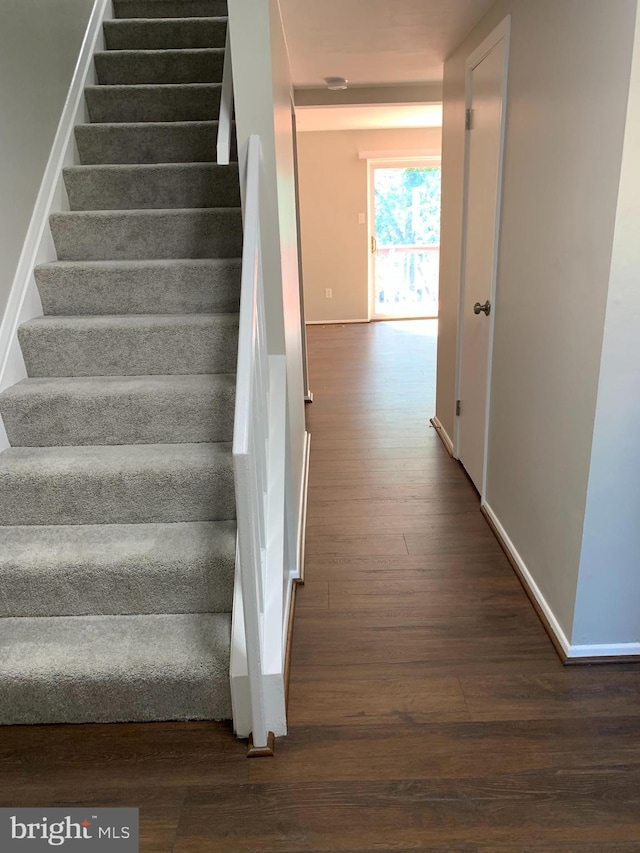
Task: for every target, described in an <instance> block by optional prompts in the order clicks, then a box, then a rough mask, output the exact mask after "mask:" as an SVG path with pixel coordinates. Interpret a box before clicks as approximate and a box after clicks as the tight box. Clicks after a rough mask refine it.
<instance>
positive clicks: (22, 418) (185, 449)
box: [0, 0, 242, 724]
mask: <svg viewBox="0 0 640 853" xmlns="http://www.w3.org/2000/svg"><path fill="white" fill-rule="evenodd" d="M114 12H115V15H116V19H115V20H112V21H108V22H106V23H105V25H104V29H105V39H106V45H107V50H106V51H104V52H102V53H99V54H97V55H96V57H95V64H96V72H97V80H98V84H99V85H97V86H91V87H89V88H88V89H87V90H86V100H87V107H88V114H89V116H90V120H91V123H90V124H88V125H83V126H80V127H78V128H76V141H77V149H78V157H79V165H77V166H73V167H69V168H66V169H65V170H64V172H63V178H64V183H65V187H66V190H67V196H68V199H69V207H70V211H69V212H68V213H58V214H54V215H52V217H51V221H50V225H51V233H52V237H53V240H54V245H55V247H56V252H57V255H58V261H56V262H52V263H47V264H43V265H42V266H39V267H37V268H36V269H35V270H34V275H35V280H36V284H37V286H38V289H39V291H40V296H41V299H42V304H43V310H44V316H43V317H40V318H36V319H34V320H30V321H28V322H26V323H24V324H23V325H22V326H21V327H20V329H19V330H18V338H19V342H20V346H21V349H22V352H23V355H24V359H25V364H26V367H27V374H28V378H27V379H25V380H23V381H21V382H19V383H18V384H16V385H14V386H13V387H11V388H8V389H6V390H5V391H4V392H2V394H0V414H1V415H2V418H3V421H4V425H5V428H6V431H7V435H8V437H9V441H10V444H11V447H10V449H8V450H6V451H4V452H3V453H1V454H0V723H2V724H19V723H65V722H66V723H81V722H118V721H151V720H189V719H194V720H195V719H205V720H206V719H228V718H230V716H231V700H230V690H229V652H230V631H231V628H230V611H231V604H232V598H233V575H234V566H235V520H234V519H235V500H234V488H233V469H232V462H231V445H230V442H231V440H232V437H233V413H234V399H235V367H236V358H237V332H238V315H237V311H238V304H239V286H240V255H241V249H242V230H241V214H240V193H239V182H238V167H237V165H236V164H233V165H231V166H219V165H217V164H216V162H215V160H216V134H217V113H218V104H219V99H220V81H221V78H222V63H223V52H224V50H223V49H224V40H225V32H226V17H225V16H226V4H225V3H224V0H114Z"/></svg>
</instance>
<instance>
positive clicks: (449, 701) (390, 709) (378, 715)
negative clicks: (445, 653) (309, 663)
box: [289, 672, 469, 726]
mask: <svg viewBox="0 0 640 853" xmlns="http://www.w3.org/2000/svg"><path fill="white" fill-rule="evenodd" d="M370 675H371V677H370V678H369V679H368V680H365V678H364V675H363V677H361V678H360V679H357V680H352V681H345V680H343V679H330V678H326V679H322V680H320V679H318V680H315V681H297V680H296V681H292V682H291V686H290V690H289V722H290V724H291V725H292V726H298V725H300V726H305V725H325V726H326V725H345V726H348V725H360V726H361V725H363V724H373V725H380V724H381V723H388V724H390V725H394V724H395V723H397V722H404V723H407V722H412V723H425V722H430V721H439V722H449V721H456V720H469V711H468V709H467V705H466V702H465V699H464V695H463V693H462V690H461V689H460V682H459V680H458V679H457V678H453V677H443V678H430V679H425V678H390V679H385V680H381V679H379V678H377V677H376V673H375V672H372V673H371V674H370Z"/></svg>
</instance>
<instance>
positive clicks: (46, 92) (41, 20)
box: [0, 0, 93, 313]
mask: <svg viewBox="0 0 640 853" xmlns="http://www.w3.org/2000/svg"><path fill="white" fill-rule="evenodd" d="M92 6H93V0H55V2H54V3H53V2H51V0H0V163H2V167H1V168H0V313H3V312H4V309H5V306H6V304H7V299H8V296H9V291H10V289H11V285H12V282H13V279H14V276H15V273H16V269H17V266H18V260H19V257H20V253H21V251H22V246H23V243H24V240H25V237H26V234H27V229H28V227H29V222H30V220H31V215H32V213H33V208H34V205H35V201H36V196H37V194H38V190H39V188H40V184H41V182H42V177H43V174H44V170H45V167H46V165H47V160H48V158H49V153H50V151H51V145H52V143H53V138H54V136H55V133H56V129H57V126H58V122H59V120H60V114H61V112H62V107H63V104H64V101H65V98H66V95H67V92H68V89H69V83H70V82H71V77H72V75H73V69H74V66H75V64H76V61H77V59H78V55H79V53H80V45H81V44H82V39H83V36H84V34H85V30H86V28H87V22H88V20H89V15H90V13H91V9H92Z"/></svg>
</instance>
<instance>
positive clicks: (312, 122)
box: [296, 104, 442, 132]
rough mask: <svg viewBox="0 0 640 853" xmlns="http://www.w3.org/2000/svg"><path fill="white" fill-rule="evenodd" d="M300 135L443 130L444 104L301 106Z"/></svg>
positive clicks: (298, 126) (299, 118) (299, 109)
mask: <svg viewBox="0 0 640 853" xmlns="http://www.w3.org/2000/svg"><path fill="white" fill-rule="evenodd" d="M296 125H297V129H298V130H299V131H301V132H304V131H316V130H377V129H380V128H385V127H440V126H441V125H442V105H441V104H376V105H368V106H338V107H298V108H297V109H296Z"/></svg>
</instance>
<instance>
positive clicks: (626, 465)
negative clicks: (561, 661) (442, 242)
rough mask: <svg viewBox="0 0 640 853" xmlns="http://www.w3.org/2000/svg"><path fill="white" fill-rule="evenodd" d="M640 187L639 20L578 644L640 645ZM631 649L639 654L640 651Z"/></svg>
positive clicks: (575, 631)
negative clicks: (639, 228) (639, 230)
mask: <svg viewBox="0 0 640 853" xmlns="http://www.w3.org/2000/svg"><path fill="white" fill-rule="evenodd" d="M639 188H640V16H638V19H637V21H636V37H635V50H634V60H633V70H632V77H631V89H630V93H629V105H628V112H627V129H626V134H625V140H624V149H623V157H622V175H621V181H620V193H619V196H618V209H617V214H616V224H615V235H614V241H613V257H612V263H611V277H610V282H609V295H608V299H607V312H606V322H605V331H604V343H603V348H602V361H601V365H600V381H599V386H598V404H597V410H596V419H595V431H594V436H593V446H592V451H591V473H590V476H589V492H588V497H587V511H586V515H585V521H584V538H583V543H582V558H581V562H580V577H579V582H578V598H577V603H576V615H575V622H574V629H573V638H572V639H573V642H574V643H575V644H604V645H607V644H627V643H635V644H640V441H639V440H638V425H639V424H640V240H638V227H639V223H640V193H639V192H638V190H639ZM605 651H606V650H605ZM622 651H624V649H623V650H622ZM630 651H632V652H634V653H635V654H638V653H640V646H638V645H637V646H636V648H635V649H631V650H630Z"/></svg>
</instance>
